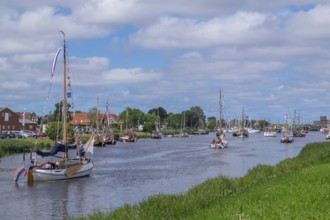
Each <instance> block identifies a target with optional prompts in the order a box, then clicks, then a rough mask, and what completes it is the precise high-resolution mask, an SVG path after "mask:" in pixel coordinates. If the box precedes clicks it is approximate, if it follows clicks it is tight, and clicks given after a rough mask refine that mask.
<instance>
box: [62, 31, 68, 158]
mask: <svg viewBox="0 0 330 220" xmlns="http://www.w3.org/2000/svg"><path fill="white" fill-rule="evenodd" d="M60 32H61V33H62V34H63V141H64V144H65V145H66V144H67V100H66V45H65V34H64V32H63V31H60ZM67 157H68V155H67V153H65V154H64V158H67Z"/></svg>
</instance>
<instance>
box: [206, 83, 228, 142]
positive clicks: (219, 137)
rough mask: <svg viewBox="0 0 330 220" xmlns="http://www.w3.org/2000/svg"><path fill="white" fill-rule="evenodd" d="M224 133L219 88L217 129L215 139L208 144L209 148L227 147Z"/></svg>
mask: <svg viewBox="0 0 330 220" xmlns="http://www.w3.org/2000/svg"><path fill="white" fill-rule="evenodd" d="M224 137H225V134H224V131H223V128H222V92H221V89H220V96H219V123H218V129H217V132H216V139H213V141H212V143H211V144H210V148H225V147H228V141H226V140H225V139H224Z"/></svg>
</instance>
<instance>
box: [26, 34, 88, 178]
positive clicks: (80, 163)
mask: <svg viewBox="0 0 330 220" xmlns="http://www.w3.org/2000/svg"><path fill="white" fill-rule="evenodd" d="M61 33H62V34H63V38H64V44H63V59H64V71H63V79H64V80H63V83H64V86H63V90H64V92H63V140H64V142H63V143H57V144H55V146H54V147H53V148H52V150H51V151H49V152H44V151H40V150H36V151H34V152H32V153H31V163H32V165H31V166H30V167H29V171H28V182H38V181H54V180H67V179H72V178H78V177H83V176H88V175H90V173H91V172H92V169H93V167H94V165H93V161H92V160H91V159H89V158H86V157H85V154H86V153H87V152H90V153H93V138H94V137H93V136H94V135H91V137H90V138H89V140H88V141H87V143H86V144H85V145H82V144H81V145H80V147H78V144H77V156H75V157H74V158H72V159H70V158H69V152H68V144H67V97H66V96H67V93H66V86H67V84H66V77H67V76H66V45H65V34H64V32H63V31H61ZM58 152H63V157H62V158H61V159H60V160H58V161H56V162H55V161H48V162H43V163H41V162H39V161H38V160H37V155H40V156H42V157H48V156H53V155H55V154H57V153H58Z"/></svg>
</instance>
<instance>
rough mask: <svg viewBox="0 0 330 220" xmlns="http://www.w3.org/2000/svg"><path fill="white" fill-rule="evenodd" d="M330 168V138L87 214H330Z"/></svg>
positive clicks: (214, 216)
mask: <svg viewBox="0 0 330 220" xmlns="http://www.w3.org/2000/svg"><path fill="white" fill-rule="evenodd" d="M329 168H330V143H326V142H325V143H313V144H308V145H306V146H305V147H304V148H303V149H302V151H301V153H300V154H299V155H298V156H297V157H295V158H292V159H286V160H283V161H281V162H279V163H278V164H277V165H276V166H269V165H257V166H255V167H254V168H253V169H250V170H249V171H248V172H247V174H246V175H245V176H244V177H241V178H227V177H217V178H213V179H209V180H207V181H205V182H204V183H202V184H200V185H198V186H196V187H193V188H192V189H190V190H189V191H188V192H186V193H185V194H178V195H164V194H159V195H156V196H152V197H150V198H148V199H147V200H145V201H142V202H140V203H139V204H137V205H125V206H123V207H121V208H119V209H116V210H114V211H112V212H110V213H103V212H95V213H93V214H91V215H89V216H86V217H83V218H81V219H117V220H119V219H125V220H126V219H244V218H248V219H327V218H330V215H329V214H330V210H329V209H328V207H329V205H330V196H329V193H328V192H329V190H330V185H329V184H328V183H329V181H330V172H329Z"/></svg>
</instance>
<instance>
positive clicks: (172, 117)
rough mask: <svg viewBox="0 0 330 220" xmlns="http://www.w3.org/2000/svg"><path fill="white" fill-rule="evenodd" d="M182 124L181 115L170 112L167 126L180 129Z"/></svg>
mask: <svg viewBox="0 0 330 220" xmlns="http://www.w3.org/2000/svg"><path fill="white" fill-rule="evenodd" d="M181 124H182V115H181V114H174V113H170V114H169V115H168V118H167V126H168V127H171V128H173V129H180V128H181Z"/></svg>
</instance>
